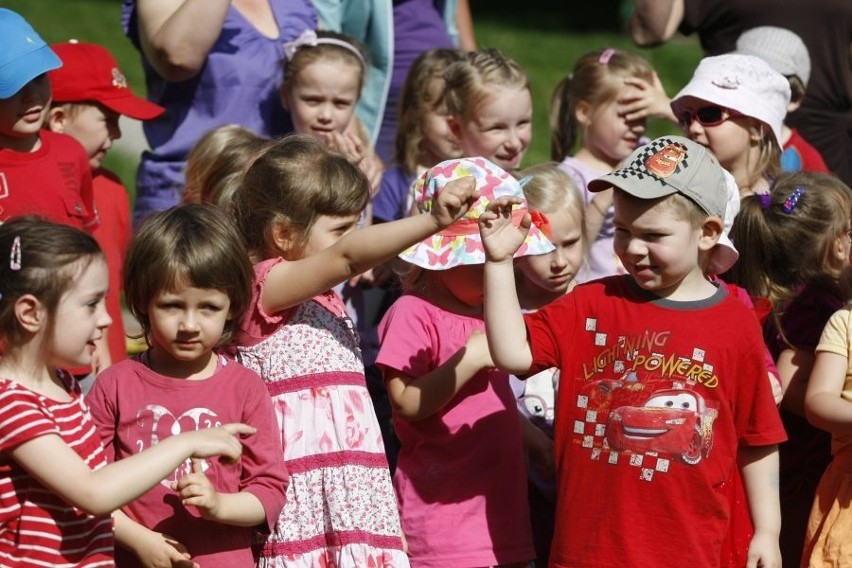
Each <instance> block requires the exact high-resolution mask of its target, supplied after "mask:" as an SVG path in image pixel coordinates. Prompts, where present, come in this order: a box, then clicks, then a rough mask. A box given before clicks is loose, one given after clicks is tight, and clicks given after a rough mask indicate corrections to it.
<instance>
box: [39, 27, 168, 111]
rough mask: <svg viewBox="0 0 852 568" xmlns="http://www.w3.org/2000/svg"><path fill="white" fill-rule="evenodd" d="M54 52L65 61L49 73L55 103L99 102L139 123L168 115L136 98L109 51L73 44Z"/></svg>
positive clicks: (159, 108)
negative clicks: (139, 121)
mask: <svg viewBox="0 0 852 568" xmlns="http://www.w3.org/2000/svg"><path fill="white" fill-rule="evenodd" d="M50 48H51V49H52V50H53V52H54V53H56V55H58V56H59V59H61V60H62V67H60V68H59V69H56V70H54V71H51V72H50V73H48V76H49V77H50V84H51V86H52V87H53V101H54V102H56V103H76V102H84V101H96V102H99V103H101V104H102V105H104V106H105V107H107V108H108V109H110V110H113V111H115V112H117V113H119V114H123V115H125V116H129V117H130V118H135V119H137V120H150V119H152V118H156V117H158V116H160V115H161V114H163V113H164V112H165V111H166V109H164V108H163V107H161V106H160V105H157V104H154V103H152V102H150V101H147V100H145V99H143V98H142V97H138V96H136V95H135V94H133V91H131V90H130V86H129V85H128V84H127V79H126V78H125V77H124V74H123V73H122V72H121V69H119V68H118V63H116V62H115V58H114V57H113V56H112V54H111V53H110V52H109V51H107V50H106V48H104V47H101V46H100V45H96V44H94V43H82V42H77V41H73V40H72V41H70V42H68V43H57V44H54V45H51V46H50Z"/></svg>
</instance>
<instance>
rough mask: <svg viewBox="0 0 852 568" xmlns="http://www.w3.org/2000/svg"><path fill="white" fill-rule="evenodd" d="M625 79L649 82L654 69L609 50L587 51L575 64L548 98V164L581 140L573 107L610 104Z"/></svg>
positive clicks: (641, 60) (636, 57) (632, 55)
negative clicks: (630, 78) (584, 104)
mask: <svg viewBox="0 0 852 568" xmlns="http://www.w3.org/2000/svg"><path fill="white" fill-rule="evenodd" d="M628 77H638V78H640V79H644V80H646V81H649V82H650V81H652V80H653V78H654V68H653V67H651V64H650V63H649V62H648V60H647V59H645V58H644V57H642V56H641V55H637V54H635V53H630V52H627V51H621V50H614V49H610V48H608V49H599V50H596V51H591V52H589V53H586V54H585V55H583V56H581V57H580V58H579V59H578V60H577V62H576V63H575V64H574V69H573V70H572V71H571V73H570V74H569V75H568V76H567V77H565V78H564V79H562V80H561V81H560V82H559V83H558V84H557V85H556V87H555V88H554V90H553V94H552V95H551V97H550V113H549V114H550V116H549V118H550V159H551V160H554V161H557V162H561V161H562V160H564V159H565V158H566V157H568V156H570V155H571V154H572V153H573V151H574V146H575V145H576V144H577V143H578V142H579V141H580V139H581V128H580V125H579V123H578V122H577V113H576V110H577V105H578V104H579V103H580V102H581V101H585V102H586V103H587V104H588V105H589V106H591V107H592V109H595V108H597V107H599V106H601V105H603V104H606V103H608V102H610V101H612V100H614V99H615V98H616V97H617V96H618V93H619V92H620V91H621V89H622V88H623V87H624V81H623V80H624V79H625V78H628Z"/></svg>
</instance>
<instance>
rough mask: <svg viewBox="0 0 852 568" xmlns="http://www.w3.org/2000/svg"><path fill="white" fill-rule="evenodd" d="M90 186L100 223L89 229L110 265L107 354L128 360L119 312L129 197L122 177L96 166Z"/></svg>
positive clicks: (115, 359) (116, 359)
mask: <svg viewBox="0 0 852 568" xmlns="http://www.w3.org/2000/svg"><path fill="white" fill-rule="evenodd" d="M92 173H93V177H92V188H93V189H94V196H95V205H96V206H97V209H98V217H99V219H100V224H99V225H98V226H97V227H96V228H95V229H94V230H93V231H92V236H94V237H95V240H97V241H98V244H99V245H100V246H101V249H102V250H103V251H104V255H105V256H106V261H107V267H108V268H109V292H107V296H106V308H107V312H109V315H110V317H111V318H112V325H111V326H109V331H108V332H107V340H108V342H109V354H110V357H111V358H112V362H113V363H118V362H120V361H123V360H125V359H127V344H126V339H125V332H124V321H123V320H122V315H121V291H122V288H123V286H122V276H121V275H122V267H123V266H124V254H125V251H126V250H127V245H128V244H129V243H130V237H131V234H132V232H133V228H132V225H131V222H130V200H129V199H128V197H127V191H126V190H125V189H124V185H122V183H121V180H120V179H119V178H118V176H117V175H115V174H114V173H112V172H110V171H108V170H105V169H103V168H98V169H97V170H94V171H93V172H92Z"/></svg>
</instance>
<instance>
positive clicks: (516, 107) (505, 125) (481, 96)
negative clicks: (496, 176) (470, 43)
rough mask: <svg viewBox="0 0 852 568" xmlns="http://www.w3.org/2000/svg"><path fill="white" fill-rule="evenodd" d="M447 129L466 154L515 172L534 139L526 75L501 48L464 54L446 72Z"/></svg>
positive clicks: (530, 101)
mask: <svg viewBox="0 0 852 568" xmlns="http://www.w3.org/2000/svg"><path fill="white" fill-rule="evenodd" d="M444 81H446V84H447V87H446V93H445V95H444V96H445V97H446V103H447V111H448V112H449V117H448V120H449V125H450V131H451V132H452V133H453V136H455V138H456V141H457V142H458V144H459V146H460V147H461V150H462V155H464V156H481V157H483V158H485V159H486V160H490V161H491V162H493V163H495V164H497V165H498V166H500V167H501V168H503V169H504V170H506V171H507V172H510V173H511V172H514V171H517V170H518V169H519V168H520V166H521V160H522V159H523V157H524V154H525V153H526V151H527V148H529V145H530V139H531V138H532V96H531V95H530V82H529V78H528V77H527V74H526V73H525V72H524V70H523V69H522V68H521V66H520V65H518V64H517V63H516V62H515V61H513V60H512V59H510V58H508V57H506V56H505V55H504V54H503V53H502V52H501V51H500V50H497V49H493V48H488V49H483V50H480V51H470V52H467V53H464V54H463V56H462V59H461V61H457V62H456V63H453V64H452V65H450V66H449V67H448V68H447V70H446V71H445V72H444Z"/></svg>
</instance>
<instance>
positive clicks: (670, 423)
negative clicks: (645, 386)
mask: <svg viewBox="0 0 852 568" xmlns="http://www.w3.org/2000/svg"><path fill="white" fill-rule="evenodd" d="M715 419H716V410H714V409H712V408H707V406H706V404H705V402H704V398H703V397H702V396H701V395H700V394H698V393H696V392H693V391H689V390H663V391H657V392H655V393H654V394H653V395H652V396H651V398H649V399H648V400H647V401H645V403H644V404H643V405H642V406H619V407H617V408H615V409H613V410H612V412H611V413H610V415H609V424H608V426H607V429H606V440H607V443H608V444H609V446H610V447H611V448H613V449H615V450H629V451H631V452H634V453H639V454H641V453H646V452H660V453H665V454H670V455H673V456H678V457H680V459H682V460H683V461H684V462H685V463H688V464H690V465H694V464H697V463H698V462H699V461H701V458H702V457H705V458H706V457H707V456H708V455H710V448H711V446H712V445H713V421H714V420H715Z"/></svg>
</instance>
